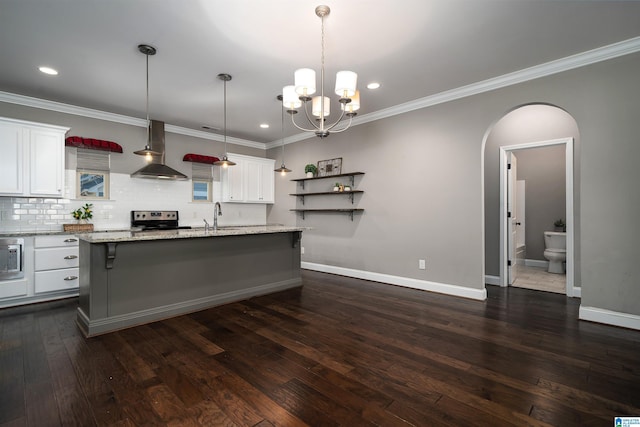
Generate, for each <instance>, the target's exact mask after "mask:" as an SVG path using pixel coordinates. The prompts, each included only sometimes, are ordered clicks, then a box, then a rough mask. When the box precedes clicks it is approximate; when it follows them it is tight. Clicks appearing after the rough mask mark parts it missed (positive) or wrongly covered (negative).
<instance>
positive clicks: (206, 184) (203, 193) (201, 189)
mask: <svg viewBox="0 0 640 427" xmlns="http://www.w3.org/2000/svg"><path fill="white" fill-rule="evenodd" d="M191 172H192V173H191V196H192V198H191V200H193V201H194V202H202V203H211V202H212V200H213V199H212V191H211V186H212V184H213V166H211V165H207V164H202V163H192V164H191Z"/></svg>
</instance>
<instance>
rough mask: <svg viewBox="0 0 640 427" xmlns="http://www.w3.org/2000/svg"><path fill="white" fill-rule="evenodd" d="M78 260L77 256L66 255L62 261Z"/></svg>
mask: <svg viewBox="0 0 640 427" xmlns="http://www.w3.org/2000/svg"><path fill="white" fill-rule="evenodd" d="M76 258H78V255H67V256H66V257H64V259H76Z"/></svg>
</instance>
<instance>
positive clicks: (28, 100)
mask: <svg viewBox="0 0 640 427" xmlns="http://www.w3.org/2000/svg"><path fill="white" fill-rule="evenodd" d="M0 102H6V103H8V104H17V105H23V106H25V107H32V108H39V109H41V110H48V111H55V112H58V113H65V114H71V115H74V116H81V117H88V118H91V119H98V120H105V121H108V122H114V123H120V124H123V125H130V126H138V127H146V126H147V120H146V119H139V118H137V117H130V116H125V115H122V114H115V113H109V112H107V111H100V110H94V109H92V108H85V107H78V106H76V105H71V104H64V103H61V102H56V101H49V100H47V99H40V98H33V97H31V96H24V95H18V94H15V93H9V92H2V91H0ZM165 131H166V132H171V133H176V134H179V135H186V136H193V137H195V138H201V139H207V140H210V141H220V142H224V137H223V136H222V135H218V134H214V133H209V132H204V131H199V130H195V129H189V128H184V127H181V126H174V125H169V124H167V125H165ZM227 143H229V144H234V145H242V146H245V147H251V148H258V149H261V150H264V149H265V144H263V143H261V142H255V141H250V140H247V139H241V138H234V137H229V136H228V137H227Z"/></svg>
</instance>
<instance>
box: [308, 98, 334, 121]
mask: <svg viewBox="0 0 640 427" xmlns="http://www.w3.org/2000/svg"><path fill="white" fill-rule="evenodd" d="M320 99H321V97H319V96H314V97H313V104H311V114H313V115H314V116H316V117H320V114H322V111H320V110H321V109H322V106H321V105H320ZM330 108H331V99H330V98H329V97H328V96H325V97H324V116H325V117H326V116H328V115H329V114H331V110H330Z"/></svg>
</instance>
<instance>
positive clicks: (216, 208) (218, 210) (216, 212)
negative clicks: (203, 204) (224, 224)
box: [213, 202, 222, 231]
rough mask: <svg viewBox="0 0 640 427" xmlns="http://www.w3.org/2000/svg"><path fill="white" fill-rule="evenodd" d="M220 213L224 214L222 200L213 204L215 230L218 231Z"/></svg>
mask: <svg viewBox="0 0 640 427" xmlns="http://www.w3.org/2000/svg"><path fill="white" fill-rule="evenodd" d="M218 215H220V216H222V207H221V206H220V202H216V204H215V205H213V231H218Z"/></svg>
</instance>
